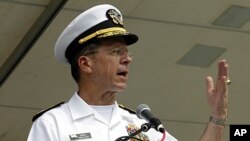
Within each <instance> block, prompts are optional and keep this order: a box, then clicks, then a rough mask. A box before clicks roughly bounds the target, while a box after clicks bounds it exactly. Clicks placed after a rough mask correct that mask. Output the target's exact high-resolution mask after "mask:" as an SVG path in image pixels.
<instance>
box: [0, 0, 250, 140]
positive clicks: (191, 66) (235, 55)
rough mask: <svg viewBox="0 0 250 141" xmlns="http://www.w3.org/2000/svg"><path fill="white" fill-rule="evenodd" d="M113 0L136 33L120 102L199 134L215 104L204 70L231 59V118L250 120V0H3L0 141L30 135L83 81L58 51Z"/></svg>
mask: <svg viewBox="0 0 250 141" xmlns="http://www.w3.org/2000/svg"><path fill="white" fill-rule="evenodd" d="M103 3H109V4H112V5H114V6H116V7H118V9H120V11H121V12H122V13H123V16H124V22H125V27H126V28H127V29H128V31H130V32H133V33H137V34H138V35H139V37H140V39H139V42H138V43H136V44H135V45H133V46H131V47H130V50H131V52H132V53H133V56H134V58H133V63H132V64H131V67H130V73H129V82H128V87H127V89H126V90H125V91H124V92H122V93H120V94H118V103H121V104H123V105H125V106H127V107H130V108H131V109H136V107H137V106H138V105H139V104H141V103H145V104H147V105H149V106H150V108H151V111H152V112H153V113H154V115H155V116H156V117H159V118H160V119H161V121H162V122H163V123H164V126H165V127H166V129H167V130H168V131H169V132H170V133H171V134H172V135H173V136H175V137H176V138H177V139H179V140H180V141H194V140H198V139H199V138H200V136H201V134H202V133H203V131H204V129H205V126H206V123H207V121H208V118H209V116H210V109H209V107H208V104H207V100H206V96H205V93H206V85H205V77H206V76H207V75H211V76H213V77H214V78H216V75H217V74H216V73H217V62H218V60H220V59H222V58H225V59H226V60H227V61H228V63H229V67H230V71H229V75H230V79H231V80H232V84H231V85H230V86H229V89H230V92H229V115H228V122H227V125H226V131H225V137H224V141H228V140H229V124H250V113H249V107H250V102H249V99H250V95H249V92H250V87H249V84H250V79H249V76H248V74H249V72H250V62H249V60H250V55H249V53H250V47H249V45H250V22H249V19H250V1H249V0H185V1H184V0H156V1H151V0H126V1H122V0H68V1H67V2H66V1H65V0H0V78H1V87H0V141H25V140H26V139H27V135H28V133H29V130H30V127H31V125H32V122H31V119H32V117H33V115H35V114H36V113H37V112H39V111H40V110H42V109H46V108H48V107H50V106H52V105H55V104H57V103H59V102H61V101H67V100H68V99H69V98H70V97H71V96H72V94H73V93H74V91H75V90H76V84H75V82H74V81H73V79H72V78H71V75H70V68H69V66H68V65H63V64H59V63H58V62H56V60H55V58H54V45H55V42H56V40H57V38H58V36H59V35H60V33H61V32H62V31H63V29H64V28H65V27H66V26H67V25H68V24H69V22H70V21H71V20H72V19H74V17H76V16H77V15H78V14H80V13H81V12H83V11H84V10H86V9H88V8H90V7H92V6H94V5H97V4H103Z"/></svg>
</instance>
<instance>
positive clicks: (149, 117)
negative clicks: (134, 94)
mask: <svg viewBox="0 0 250 141" xmlns="http://www.w3.org/2000/svg"><path fill="white" fill-rule="evenodd" d="M136 115H137V117H138V118H140V119H145V120H146V121H148V122H149V123H150V124H151V125H152V127H154V128H155V129H156V131H159V132H161V133H164V132H165V129H164V127H163V125H162V123H161V121H160V120H159V119H158V118H155V117H154V116H153V114H152V113H151V111H150V108H149V107H148V106H147V105H146V104H141V105H139V106H138V107H137V109H136Z"/></svg>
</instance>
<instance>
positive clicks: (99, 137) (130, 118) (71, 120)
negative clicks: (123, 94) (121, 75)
mask: <svg viewBox="0 0 250 141" xmlns="http://www.w3.org/2000/svg"><path fill="white" fill-rule="evenodd" d="M143 123H145V121H144V120H141V119H138V118H137V117H136V115H135V114H131V113H129V112H128V111H126V110H124V109H121V108H119V106H118V105H117V103H115V106H114V109H113V113H112V117H111V121H110V123H108V122H107V121H106V120H105V119H104V118H103V117H102V116H101V115H99V114H98V113H97V112H96V111H95V110H93V108H91V107H90V106H89V105H88V104H87V103H86V102H85V101H84V100H83V99H82V98H80V97H79V96H78V94H77V93H75V94H74V95H73V96H72V98H71V99H70V100H69V102H68V103H65V104H63V105H61V106H60V107H57V108H54V109H52V110H49V111H48V112H46V113H44V114H43V115H42V116H41V117H39V118H38V119H36V121H35V122H34V123H33V125H32V128H31V130H30V133H29V136H28V141H115V140H116V139H117V138H119V137H121V136H128V132H134V131H136V130H138V129H139V128H140V126H141V124H143ZM137 127H138V129H136V128H137ZM140 137H144V138H147V137H148V139H149V140H150V141H160V139H161V138H162V134H161V133H159V132H157V131H156V130H155V129H150V130H149V131H148V132H143V133H142V134H140ZM165 141H177V140H176V139H175V138H174V137H173V136H171V135H170V134H169V133H168V132H166V139H165Z"/></svg>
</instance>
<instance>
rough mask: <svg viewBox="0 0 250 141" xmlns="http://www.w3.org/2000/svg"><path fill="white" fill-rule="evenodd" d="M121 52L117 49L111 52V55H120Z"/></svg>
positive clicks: (121, 50)
mask: <svg viewBox="0 0 250 141" xmlns="http://www.w3.org/2000/svg"><path fill="white" fill-rule="evenodd" d="M123 52H124V51H123V49H119V48H117V49H115V50H113V51H112V52H111V53H112V54H114V55H121V54H122V53H123Z"/></svg>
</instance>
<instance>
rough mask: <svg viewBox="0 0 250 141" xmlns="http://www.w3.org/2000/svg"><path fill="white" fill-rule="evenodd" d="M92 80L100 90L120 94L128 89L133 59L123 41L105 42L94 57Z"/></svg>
mask: <svg viewBox="0 0 250 141" xmlns="http://www.w3.org/2000/svg"><path fill="white" fill-rule="evenodd" d="M92 60H93V65H92V75H91V76H92V80H93V81H94V83H95V84H96V85H97V87H98V88H103V89H105V90H106V91H114V92H119V91H122V90H124V89H125V88H126V82H127V79H128V72H129V64H130V63H131V62H132V58H131V56H130V54H129V52H128V48H127V46H126V44H125V43H124V41H123V40H105V41H102V42H101V45H100V48H98V50H97V53H95V56H94V57H93V59H92Z"/></svg>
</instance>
